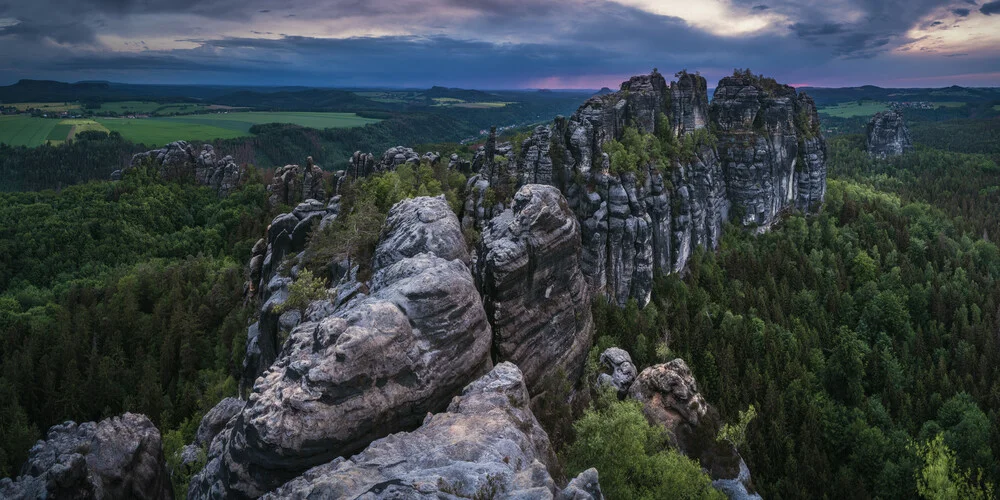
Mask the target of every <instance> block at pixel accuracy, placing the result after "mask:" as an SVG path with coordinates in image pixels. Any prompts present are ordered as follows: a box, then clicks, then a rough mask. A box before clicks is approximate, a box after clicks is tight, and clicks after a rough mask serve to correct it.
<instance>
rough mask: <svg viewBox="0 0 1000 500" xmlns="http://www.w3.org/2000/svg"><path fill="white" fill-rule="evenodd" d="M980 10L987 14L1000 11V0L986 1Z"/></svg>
mask: <svg viewBox="0 0 1000 500" xmlns="http://www.w3.org/2000/svg"><path fill="white" fill-rule="evenodd" d="M979 12H982V13H983V14H986V15H987V16H989V15H991V14H996V13H998V12H1000V0H996V1H993V2H987V3H984V4H983V6H982V7H980V8H979Z"/></svg>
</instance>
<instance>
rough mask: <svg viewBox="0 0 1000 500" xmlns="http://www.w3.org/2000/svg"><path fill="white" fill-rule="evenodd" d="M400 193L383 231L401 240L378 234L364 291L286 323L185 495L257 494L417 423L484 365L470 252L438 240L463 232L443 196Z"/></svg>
mask: <svg viewBox="0 0 1000 500" xmlns="http://www.w3.org/2000/svg"><path fill="white" fill-rule="evenodd" d="M403 204H406V205H408V206H409V208H400V207H399V206H397V207H395V208H394V209H393V210H392V212H391V213H390V217H389V220H388V221H387V223H386V229H385V230H384V231H383V234H382V238H381V240H382V241H383V242H385V241H393V242H405V245H399V246H394V247H393V248H391V249H390V248H387V247H386V246H384V245H379V247H378V250H377V252H376V256H375V263H376V265H375V269H374V272H375V274H374V277H373V278H372V280H371V283H370V295H368V296H358V297H356V298H355V299H353V300H351V301H350V302H349V303H348V304H345V305H343V306H342V307H340V308H339V309H336V310H334V311H329V312H330V314H332V315H331V316H329V317H325V318H323V319H320V320H319V321H309V322H306V323H302V324H300V325H299V326H297V327H296V328H295V329H294V330H292V332H291V334H290V336H289V338H288V340H287V341H286V342H285V344H284V346H283V347H282V348H281V353H280V355H279V356H278V359H277V361H275V362H274V364H273V365H271V366H270V368H268V369H267V371H265V372H264V374H263V375H262V376H261V377H259V378H258V379H257V381H256V382H255V384H254V387H253V393H252V394H251V396H250V399H249V401H248V403H247V406H246V408H245V409H243V411H242V412H241V413H240V414H239V415H238V416H237V417H236V418H234V419H233V420H232V421H231V422H230V424H229V425H228V426H227V429H226V430H224V431H223V432H222V434H220V435H219V436H218V437H217V438H216V440H215V442H213V444H212V447H211V450H210V454H209V462H208V465H206V467H205V469H204V470H203V471H202V472H201V473H200V474H199V475H198V476H197V477H196V478H194V479H193V480H192V483H191V489H190V492H189V494H190V496H191V497H192V498H217V497H222V496H228V497H232V498H248V497H256V496H259V495H261V494H263V493H266V492H268V491H270V490H272V489H274V488H275V487H277V486H280V485H281V484H282V483H284V482H286V481H288V480H290V479H292V478H294V477H296V476H298V475H299V474H301V473H302V472H304V471H305V470H307V469H309V468H310V467H313V466H316V465H320V464H323V463H326V462H329V461H330V460H333V459H334V458H336V457H339V456H348V455H350V454H352V453H355V452H358V451H360V450H362V449H363V448H364V447H365V446H367V445H368V444H369V443H370V442H371V441H373V440H375V439H378V438H380V437H383V436H385V435H387V434H389V433H392V432H397V431H401V430H407V429H413V428H415V427H417V426H418V425H419V424H420V422H421V421H422V419H423V418H424V416H425V415H426V413H427V412H436V411H441V410H443V409H445V408H446V407H447V404H448V401H449V400H450V399H451V397H452V396H453V395H454V394H457V393H458V392H459V391H460V390H461V388H462V387H463V386H465V385H466V384H468V383H469V382H471V381H473V380H475V379H476V378H477V377H479V376H480V375H482V374H483V373H486V372H487V371H489V369H490V368H491V367H492V361H491V359H490V342H491V333H490V325H489V323H488V322H487V320H486V314H485V311H484V310H483V307H482V302H481V301H480V299H479V294H478V292H477V290H476V287H475V284H474V282H473V278H472V275H471V273H470V271H469V269H468V267H467V264H466V262H467V261H468V255H467V252H465V250H464V246H463V245H459V246H458V247H457V248H456V247H455V246H449V247H447V248H444V247H440V246H438V245H439V242H440V241H462V236H461V230H460V227H459V223H458V219H457V218H456V217H455V215H454V214H453V213H452V212H451V211H450V209H449V207H448V204H447V202H446V201H445V200H444V198H443V197H438V198H417V199H414V200H407V201H404V202H401V204H400V205H403ZM412 212H415V213H418V214H420V216H419V217H410V214H411V213H412ZM437 252H440V254H439V253H437Z"/></svg>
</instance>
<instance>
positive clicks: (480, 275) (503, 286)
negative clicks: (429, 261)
mask: <svg viewBox="0 0 1000 500" xmlns="http://www.w3.org/2000/svg"><path fill="white" fill-rule="evenodd" d="M580 250H581V246H580V225H579V223H578V222H577V220H576V217H575V216H574V215H573V212H572V210H570V208H569V205H568V204H567V203H566V199H565V198H564V197H563V196H562V193H560V192H559V190H558V189H556V188H554V187H552V186H543V185H539V184H527V185H524V186H522V187H521V189H519V190H518V192H517V194H515V195H514V199H513V202H512V204H511V208H510V209H508V210H506V211H504V212H503V213H502V214H501V215H499V216H497V217H496V218H494V219H493V220H491V221H490V222H489V224H488V225H487V227H486V228H485V229H484V231H483V240H482V243H481V245H480V248H479V260H478V263H477V273H476V276H477V280H478V282H479V288H480V291H481V292H482V294H483V305H484V307H485V309H486V314H487V316H488V317H489V320H490V324H491V325H492V326H493V344H494V346H495V349H496V354H497V357H498V359H500V360H504V361H511V362H513V363H515V364H516V365H517V366H518V367H519V368H520V369H521V371H522V372H524V379H525V381H526V383H527V385H528V388H529V389H530V390H531V393H532V394H538V393H539V392H541V390H542V387H541V386H542V382H543V379H544V377H545V375H547V374H551V373H555V372H556V371H558V370H563V371H564V372H565V373H566V375H567V377H568V378H569V380H572V381H576V380H578V379H579V378H580V374H581V373H582V371H583V365H584V362H585V361H586V358H587V351H588V349H590V345H591V342H592V340H593V333H594V325H593V320H592V318H591V311H590V296H589V294H588V291H587V284H586V281H585V280H584V278H583V274H582V273H581V272H580V265H579V256H580Z"/></svg>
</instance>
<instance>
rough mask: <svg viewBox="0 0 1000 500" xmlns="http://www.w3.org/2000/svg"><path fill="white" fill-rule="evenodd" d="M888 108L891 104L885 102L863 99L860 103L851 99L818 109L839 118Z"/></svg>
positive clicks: (872, 112) (862, 114)
mask: <svg viewBox="0 0 1000 500" xmlns="http://www.w3.org/2000/svg"><path fill="white" fill-rule="evenodd" d="M887 109H889V106H888V105H887V104H886V103H884V102H879V101H861V103H860V104H858V102H857V101H850V102H841V103H838V104H837V105H836V106H824V107H822V108H820V109H819V110H818V111H819V112H820V113H822V114H827V115H830V116H835V117H837V118H851V117H853V116H871V115H874V114H875V113H878V112H880V111H885V110H887Z"/></svg>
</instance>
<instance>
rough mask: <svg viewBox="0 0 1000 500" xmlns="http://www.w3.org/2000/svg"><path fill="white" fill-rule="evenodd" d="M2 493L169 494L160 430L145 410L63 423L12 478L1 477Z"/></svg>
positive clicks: (35, 495)
mask: <svg viewBox="0 0 1000 500" xmlns="http://www.w3.org/2000/svg"><path fill="white" fill-rule="evenodd" d="M0 497H2V498H8V499H19V500H20V499H25V500H27V499H34V498H73V499H100V498H137V499H169V498H173V490H172V489H171V485H170V478H169V476H168V475H167V468H166V462H165V461H164V459H163V448H162V445H161V442H160V432H159V431H158V430H156V427H155V426H153V423H152V422H150V421H149V419H148V418H146V417H145V416H144V415H137V414H134V413H126V414H124V415H122V416H121V417H113V418H109V419H106V420H102V421H100V422H99V423H94V422H87V423H83V424H79V425H77V424H76V423H75V422H66V423H63V424H60V425H56V426H53V427H52V428H51V429H49V432H48V434H47V435H46V438H45V440H43V441H38V443H37V444H35V446H34V447H32V448H31V451H30V452H29V455H28V461H27V462H25V464H24V466H23V468H22V469H21V476H20V477H18V478H17V479H16V480H14V481H11V480H10V479H2V480H0Z"/></svg>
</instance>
